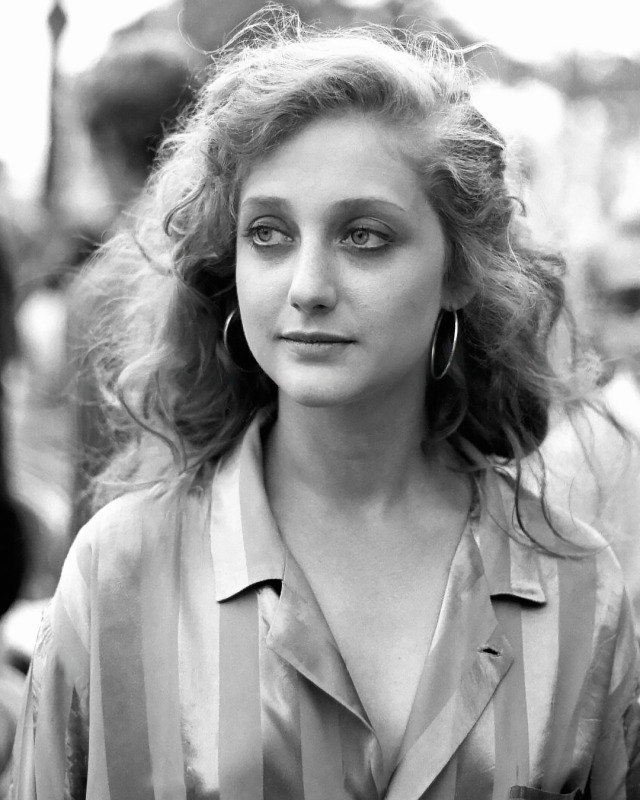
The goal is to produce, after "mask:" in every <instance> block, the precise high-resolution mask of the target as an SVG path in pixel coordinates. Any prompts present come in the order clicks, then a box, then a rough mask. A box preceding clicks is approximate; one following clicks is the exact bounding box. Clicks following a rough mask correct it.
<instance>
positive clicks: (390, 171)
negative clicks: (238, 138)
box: [236, 115, 450, 406]
mask: <svg viewBox="0 0 640 800" xmlns="http://www.w3.org/2000/svg"><path fill="white" fill-rule="evenodd" d="M396 136H397V135H396ZM444 262H445V240H444V236H443V232H442V229H441V227H440V223H439V221H438V218H437V215H436V213H435V212H434V210H433V209H432V208H431V206H430V204H429V202H428V201H427V199H426V197H425V194H424V191H423V189H422V186H421V184H420V181H419V179H418V176H417V175H416V174H415V172H414V171H413V170H412V168H411V167H410V166H409V164H408V163H407V162H406V160H405V159H404V158H403V157H402V155H401V152H400V149H399V147H398V146H397V144H396V143H395V140H394V133H393V132H392V131H390V130H389V129H388V128H384V127H383V126H382V125H381V124H380V123H376V122H375V121H373V120H371V119H368V118H366V117H363V116H355V115H354V116H347V117H343V118H338V119H322V120H318V121H317V122H314V123H312V124H311V125H309V126H308V127H306V128H304V129H303V130H302V131H301V132H300V133H298V134H297V135H296V136H294V137H293V138H292V139H290V140H289V141H288V142H286V143H285V144H283V145H282V146H281V147H280V148H279V149H278V150H276V151H275V152H274V153H273V154H270V155H269V156H267V157H266V158H265V159H264V160H263V161H260V162H258V163H257V164H256V165H254V166H253V168H252V169H251V170H250V172H249V174H248V176H247V177H246V179H245V180H244V182H243V184H242V187H241V193H240V202H239V219H238V240H237V268H236V280H237V288H238V297H239V302H240V314H241V317H242V322H243V326H244V331H245V335H246V338H247V341H248V343H249V346H250V348H251V350H252V352H253V354H254V356H255V358H256V360H257V361H258V363H259V364H260V366H261V367H262V369H263V370H264V371H265V372H266V373H267V375H269V377H270V378H271V379H272V380H273V381H274V382H275V383H276V385H277V386H278V387H279V390H280V392H281V393H285V394H286V395H287V396H288V397H289V398H290V399H292V400H293V401H294V402H297V403H300V404H303V405H307V406H330V405H341V404H351V403H357V402H361V401H369V400H371V399H374V400H375V399H376V398H383V397H384V396H393V395H398V393H404V392H417V393H418V394H417V397H419V398H424V390H425V382H426V378H427V369H428V359H429V351H430V347H431V337H432V333H433V329H434V325H435V321H436V318H437V315H438V311H439V309H440V308H441V306H443V305H445V306H446V305H448V303H449V300H450V298H448V297H447V296H443V295H445V292H444V290H443V277H444Z"/></svg>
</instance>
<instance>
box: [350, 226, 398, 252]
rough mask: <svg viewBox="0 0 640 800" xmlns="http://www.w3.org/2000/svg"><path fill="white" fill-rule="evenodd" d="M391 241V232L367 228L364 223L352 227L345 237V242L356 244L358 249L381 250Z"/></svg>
mask: <svg viewBox="0 0 640 800" xmlns="http://www.w3.org/2000/svg"><path fill="white" fill-rule="evenodd" d="M390 241H391V237H390V236H389V234H387V233H383V232H382V231H375V230H373V228H367V227H365V226H364V225H359V226H358V227H357V228H352V229H351V230H350V231H349V232H348V233H347V235H346V236H345V237H344V239H343V242H345V243H346V244H348V245H352V246H354V247H355V248H357V249H358V250H381V249H382V248H383V247H386V246H387V245H388V244H389V242H390Z"/></svg>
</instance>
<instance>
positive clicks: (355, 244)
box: [242, 222, 393, 252]
mask: <svg viewBox="0 0 640 800" xmlns="http://www.w3.org/2000/svg"><path fill="white" fill-rule="evenodd" d="M242 237H243V238H244V239H247V240H248V241H249V243H250V245H251V246H252V247H253V248H255V249H257V250H261V249H264V250H269V249H272V248H277V247H288V246H289V245H291V244H292V243H293V242H294V238H293V237H292V236H290V235H289V234H288V233H286V232H285V231H283V230H282V229H281V228H280V227H278V226H277V225H275V224H273V223H269V222H257V223H253V224H251V225H249V226H248V228H247V229H246V230H245V231H244V232H243V233H242ZM392 241H393V237H392V235H391V233H389V232H387V231H382V230H380V229H379V228H376V227H372V226H370V225H363V224H358V225H352V226H350V227H348V228H347V230H346V232H345V233H344V234H342V236H341V238H340V239H339V243H340V244H341V245H344V246H346V247H347V248H349V249H351V250H354V251H369V252H376V251H380V250H384V249H385V248H386V247H388V246H389V245H390V244H391V243H392Z"/></svg>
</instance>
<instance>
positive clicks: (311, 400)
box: [279, 380, 359, 408]
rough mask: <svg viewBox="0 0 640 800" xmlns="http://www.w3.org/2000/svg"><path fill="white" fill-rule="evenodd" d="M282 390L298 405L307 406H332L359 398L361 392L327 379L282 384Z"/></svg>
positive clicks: (345, 403)
mask: <svg viewBox="0 0 640 800" xmlns="http://www.w3.org/2000/svg"><path fill="white" fill-rule="evenodd" d="M279 386H280V392H281V393H282V394H285V395H286V396H287V397H288V398H289V399H290V400H292V401H293V402H294V403H297V404H298V405H301V406H305V407H307V408H330V407H332V406H342V405H347V404H349V403H352V402H353V401H354V400H357V398H358V397H359V394H358V393H357V392H355V391H354V390H353V388H352V387H345V386H335V385H331V384H330V383H329V382H327V381H320V380H319V381H317V382H310V381H309V382H307V381H305V382H304V383H299V382H296V383H295V384H293V385H292V384H287V382H286V381H285V382H284V383H282V384H280V385H279Z"/></svg>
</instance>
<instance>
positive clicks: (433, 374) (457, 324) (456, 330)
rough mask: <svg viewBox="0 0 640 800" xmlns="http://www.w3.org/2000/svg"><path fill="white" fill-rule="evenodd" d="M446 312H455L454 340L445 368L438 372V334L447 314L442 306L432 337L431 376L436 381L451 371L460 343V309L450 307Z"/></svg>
mask: <svg viewBox="0 0 640 800" xmlns="http://www.w3.org/2000/svg"><path fill="white" fill-rule="evenodd" d="M446 313H449V314H453V342H452V343H451V352H450V353H449V357H448V358H447V363H446V364H445V365H444V368H443V369H442V370H441V371H440V372H439V373H438V374H436V372H435V370H434V367H433V365H434V361H435V356H436V344H437V342H438V334H439V332H440V325H441V324H442V320H443V318H444V315H445V309H444V308H441V309H440V313H439V314H438V319H437V321H436V327H435V328H434V330H433V338H432V339H431V364H430V370H431V377H432V378H433V380H434V381H440V380H442V378H444V376H445V375H446V374H447V372H449V368H450V367H451V363H452V362H453V356H454V355H455V352H456V346H457V344H458V333H459V328H460V322H459V319H458V309H457V308H456V309H455V310H454V311H451V310H449V309H447V310H446Z"/></svg>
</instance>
